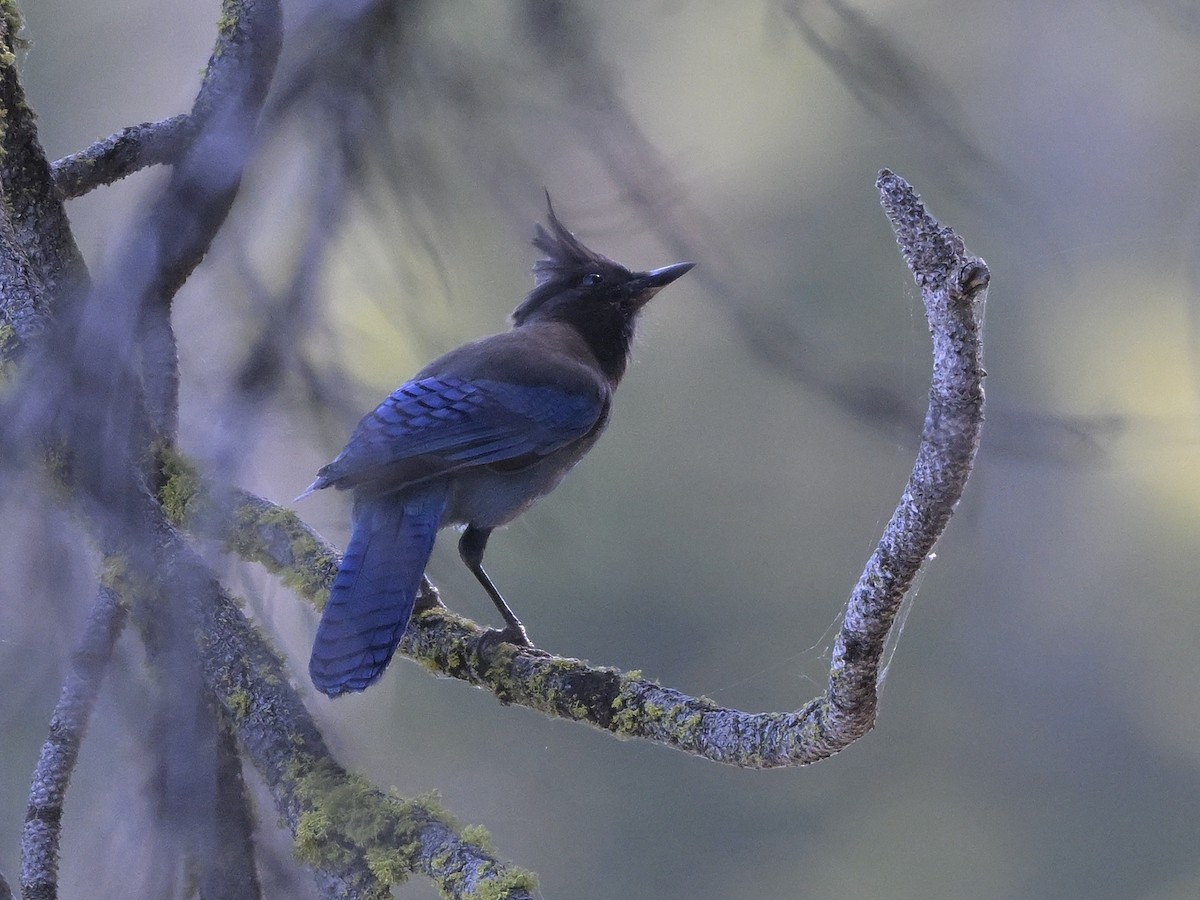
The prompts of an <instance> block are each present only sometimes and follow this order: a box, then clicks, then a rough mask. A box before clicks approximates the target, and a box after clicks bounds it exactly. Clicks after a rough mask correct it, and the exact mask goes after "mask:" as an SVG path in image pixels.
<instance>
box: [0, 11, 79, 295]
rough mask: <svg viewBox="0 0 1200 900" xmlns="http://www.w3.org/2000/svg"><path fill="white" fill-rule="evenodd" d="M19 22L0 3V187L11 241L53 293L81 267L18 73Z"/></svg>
mask: <svg viewBox="0 0 1200 900" xmlns="http://www.w3.org/2000/svg"><path fill="white" fill-rule="evenodd" d="M18 27H20V18H19V16H18V14H17V12H16V7H15V4H13V3H5V4H4V15H2V16H0V113H2V118H0V189H2V190H3V193H4V201H5V206H6V209H5V214H6V218H7V219H8V221H9V222H10V223H11V226H12V229H13V234H14V237H15V240H16V245H17V247H19V248H20V251H21V253H22V254H23V255H24V257H25V259H26V261H27V262H28V265H29V268H30V271H31V272H32V273H33V274H34V275H35V276H36V277H37V279H38V280H39V281H40V282H41V285H42V287H43V289H44V290H45V291H46V292H47V294H48V295H49V298H53V297H54V296H55V295H56V294H57V292H58V291H59V290H60V287H61V286H63V285H66V284H69V283H75V282H77V281H79V280H80V279H82V278H84V277H85V275H86V272H85V270H84V268H83V259H82V257H81V256H80V255H79V248H78V247H76V245H75V238H74V236H73V235H72V233H71V225H70V222H68V220H67V214H66V210H64V209H63V204H62V197H61V196H59V194H58V192H57V191H56V190H55V188H54V182H53V181H52V180H51V178H50V164H49V163H48V162H47V161H46V154H45V152H44V151H43V150H42V145H41V143H40V142H39V141H38V132H37V121H36V119H35V117H34V114H33V110H31V109H30V108H29V105H28V104H27V103H26V101H25V91H24V89H23V88H22V87H21V80H20V78H19V77H18V75H17V66H16V35H15V33H14V29H16V28H18Z"/></svg>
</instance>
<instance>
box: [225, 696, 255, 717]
mask: <svg viewBox="0 0 1200 900" xmlns="http://www.w3.org/2000/svg"><path fill="white" fill-rule="evenodd" d="M225 702H226V704H227V705H228V707H229V711H230V712H231V713H233V718H234V721H236V722H241V721H242V720H243V719H245V718H246V716H248V715H249V714H250V707H251V705H252V698H251V697H250V693H249V692H248V691H246V690H244V689H243V688H235V689H233V690H232V691H230V692H229V695H228V696H227V697H226V698H225Z"/></svg>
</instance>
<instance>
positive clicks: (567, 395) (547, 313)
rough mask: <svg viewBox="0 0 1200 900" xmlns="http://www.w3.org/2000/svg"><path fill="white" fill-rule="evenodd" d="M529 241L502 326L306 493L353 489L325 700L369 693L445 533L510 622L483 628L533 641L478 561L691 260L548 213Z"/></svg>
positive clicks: (593, 425) (387, 412)
mask: <svg viewBox="0 0 1200 900" xmlns="http://www.w3.org/2000/svg"><path fill="white" fill-rule="evenodd" d="M546 208H547V222H546V225H545V226H543V225H541V224H538V225H536V228H535V234H534V238H533V246H534V247H535V248H536V249H538V250H540V251H541V252H542V253H544V254H545V256H544V257H542V258H540V259H538V260H537V262H535V263H534V265H533V275H534V287H533V290H532V291H531V292H530V293H529V294H528V296H526V297H525V299H524V300H523V301H522V302H521V303H520V304H519V305H518V306H517V307H516V309H514V310H513V312H512V315H511V316H510V317H509V318H510V323H511V327H510V329H509V330H508V331H504V332H500V333H498V334H493V335H490V336H488V337H484V338H480V339H478V340H476V341H473V342H471V343H467V344H464V345H463V346H461V347H458V348H457V349H455V350H451V351H450V352H449V353H446V354H444V355H443V356H441V357H439V358H437V359H435V360H434V361H433V362H431V363H429V365H427V366H425V368H423V369H421V371H419V372H417V374H416V375H414V376H413V378H412V379H411V380H410V381H408V382H406V383H405V384H403V385H401V386H400V387H399V388H397V389H396V390H395V391H394V392H392V394H391V395H390V396H388V397H387V399H385V400H384V401H383V402H382V403H380V404H379V406H377V407H376V408H375V409H374V410H373V411H372V412H370V413H368V414H367V415H366V416H364V417H363V419H362V421H360V422H359V423H358V426H357V427H356V428H355V429H354V431H353V433H352V434H351V436H350V439H349V441H348V442H347V443H346V447H345V449H343V450H342V452H341V453H340V454H338V456H337V457H335V458H334V460H333V461H332V462H330V463H329V464H328V465H326V466H324V467H322V468H321V469H320V470H319V471H318V473H317V477H316V480H315V481H313V483H312V484H311V485H310V486H309V487H308V489H307V490H305V491H304V492H303V493H302V494H301V495H300V497H297V498H296V499H297V500H299V499H301V498H303V497H305V496H308V495H309V494H311V493H313V492H314V491H319V490H323V489H325V488H329V487H333V488H336V489H340V490H348V491H351V492H352V494H353V511H352V514H351V526H352V527H351V537H350V542H349V544H348V545H347V547H346V552H345V554H344V555H343V556H342V560H341V564H340V566H339V568H338V571H337V575H336V577H335V578H334V582H333V585H332V587H331V589H330V592H329V599H328V601H327V602H326V604H325V608H324V611H323V612H322V614H321V620H320V623H319V624H318V626H317V631H316V635H315V637H314V640H313V648H312V655H311V658H310V660H309V667H308V671H309V677H310V678H311V680H312V683H313V685H314V686H315V687H316V688H317V689H318V690H320V691H321V692H322V693H324V694H325V695H327V696H329V697H331V698H332V697H337V696H340V695H342V694H346V693H351V692H357V691H362V690H364V689H366V688H367V687H369V686H370V685H371V684H373V683H374V682H376V681H377V680H378V679H379V677H380V676H381V675H382V674H383V671H384V670H385V669H386V668H387V665H388V663H389V662H390V661H391V659H392V656H393V654H394V653H395V651H396V647H397V646H398V645H399V643H400V640H401V638H402V637H403V636H404V632H405V630H406V629H407V627H408V623H409V619H410V618H411V616H412V611H413V606H414V604H415V601H416V596H417V592H418V590H419V588H420V585H421V579H422V577H423V575H424V571H425V566H426V563H427V562H428V561H429V556H430V554H431V553H432V551H433V545H434V539H435V537H436V535H437V532H438V531H439V530H440V529H442V528H445V527H450V526H455V527H461V528H463V532H462V536H461V538H460V539H459V542H458V552H459V556H460V557H461V559H462V561H463V563H464V564H465V565H466V567H467V568H468V569H469V570H470V571H471V573H472V574H473V575H474V576H475V578H476V579H477V580H478V581H479V583H480V585H481V586H482V587H483V589H484V591H486V593H487V594H488V596H489V597H490V598H491V600H492V602H493V603H495V605H496V608H497V610H499V612H500V615H501V616H502V617H503V619H504V622H505V627H504V628H503V629H502V630H496V629H492V630H490V631H489V632H488V634H489V635H490V636H492V637H494V639H496V640H498V641H504V642H508V643H512V644H514V645H517V646H525V647H532V646H533V645H532V643H531V642H530V640H529V636H528V634H527V632H526V630H525V627H524V625H523V624H522V622H521V620H520V619H518V618H517V616H516V615H515V614H514V613H513V611H512V609H511V608H510V607H509V605H508V603H507V602H506V601H505V600H504V597H503V596H502V595H501V593H500V591H499V590H498V589H497V588H496V586H495V584H494V583H493V582H492V580H491V578H490V577H489V576H488V574H487V572H486V571H485V570H484V568H483V554H484V550H485V549H486V548H487V544H488V539H489V537H490V536H491V534H492V532H493V531H494V530H495V529H496V528H499V527H501V526H503V525H507V524H508V523H509V522H511V521H512V520H513V519H515V518H516V517H517V516H519V515H520V514H521V513H523V512H524V511H525V510H527V509H528V508H529V507H531V506H532V505H533V504H534V503H536V502H537V501H538V500H539V499H540V498H541V497H543V496H545V495H546V494H548V493H549V492H550V491H552V490H553V489H554V488H555V487H556V486H557V485H558V484H559V482H560V481H561V480H562V478H563V476H564V475H566V473H567V472H568V471H569V470H570V469H571V468H572V467H574V466H575V464H576V463H578V462H579V460H580V459H581V458H582V457H583V456H584V454H586V453H587V452H588V450H590V449H591V448H592V446H593V445H594V444H595V443H596V441H597V439H598V438H599V437H600V434H601V433H602V432H603V431H604V429H605V427H606V426H607V425H608V421H609V416H610V414H611V410H612V402H613V392H614V391H615V390H616V388H617V385H618V384H619V383H620V382H621V379H622V376H623V375H624V374H625V370H626V367H627V365H628V363H629V358H630V350H631V344H632V341H633V336H634V329H635V325H636V323H637V319H638V314H639V313H640V312H641V311H642V309H643V307H644V306H645V305H646V303H647V302H648V301H649V300H650V299H651V298H652V297H653V296H654V295H655V294H657V293H658V292H659V291H660V290H662V289H663V288H664V287H666V286H667V285H668V284H670V283H672V282H673V281H675V280H676V279H678V278H679V277H680V276H682V275H684V274H685V273H686V272H688V271H689V270H691V269H692V267H693V266H694V265H695V264H694V263H691V262H681V263H676V264H674V265H669V266H664V267H662V268H657V269H651V270H649V271H631V270H630V269H628V268H626V267H625V266H623V265H621V264H620V263H617V262H614V261H613V260H611V259H609V258H608V257H606V256H603V255H602V254H600V253H597V252H595V251H593V250H591V249H589V248H588V247H586V246H585V245H584V244H583V243H582V242H581V241H580V240H579V239H578V238H576V237H575V236H574V235H573V234H572V233H571V232H570V231H568V230H567V228H566V227H564V226H563V224H562V222H560V221H559V219H558V216H557V215H555V212H554V206H553V204H552V203H551V201H550V194H549V192H548V191H547V192H546Z"/></svg>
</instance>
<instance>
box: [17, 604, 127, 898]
mask: <svg viewBox="0 0 1200 900" xmlns="http://www.w3.org/2000/svg"><path fill="white" fill-rule="evenodd" d="M128 617H129V609H128V607H127V606H126V605H125V604H124V603H122V602H121V600H120V598H119V597H118V596H117V595H116V594H115V593H114V592H113V590H112V589H111V587H109V586H108V585H106V584H101V586H100V588H99V590H98V591H97V593H96V600H95V603H94V604H93V605H92V611H91V614H90V615H89V616H88V620H87V624H86V625H85V626H84V632H83V638H82V640H81V641H80V643H79V646H78V648H77V649H76V650H75V653H74V654H73V655H72V657H71V668H70V671H69V672H68V673H67V677H66V680H65V681H64V682H63V687H62V693H61V694H60V696H59V699H58V705H57V706H55V708H54V714H53V715H52V716H51V718H50V733H49V735H48V736H47V737H46V742H45V743H44V744H43V745H42V752H41V753H40V754H39V755H38V762H37V767H36V768H35V770H34V773H33V781H32V783H31V784H30V788H29V805H28V807H27V809H26V812H25V825H24V828H23V830H22V834H21V893H22V896H23V897H24V898H25V900H46V898H52V897H54V896H56V894H57V890H58V846H59V835H60V832H61V825H62V813H63V799H64V798H65V796H66V793H67V786H68V784H69V783H70V780H71V774H72V773H73V772H74V770H75V761H76V759H78V757H79V747H80V745H81V744H82V743H83V737H84V734H85V733H86V731H87V726H88V720H89V719H90V718H91V714H92V709H93V707H94V706H95V704H96V696H97V695H98V693H99V691H100V684H101V682H102V681H103V679H104V670H105V669H106V668H107V667H108V663H109V660H110V659H111V658H112V651H113V645H114V644H115V643H116V641H117V637H118V636H119V635H120V633H121V630H122V629H123V628H124V627H125V622H126V620H127V619H128Z"/></svg>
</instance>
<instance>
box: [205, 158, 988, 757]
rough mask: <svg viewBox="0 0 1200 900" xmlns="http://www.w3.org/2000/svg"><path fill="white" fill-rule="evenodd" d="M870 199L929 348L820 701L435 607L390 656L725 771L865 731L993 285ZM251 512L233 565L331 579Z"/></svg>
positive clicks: (898, 182) (953, 469)
mask: <svg viewBox="0 0 1200 900" xmlns="http://www.w3.org/2000/svg"><path fill="white" fill-rule="evenodd" d="M878 187H879V190H880V197H881V202H882V203H883V206H884V209H885V211H886V213H887V215H888V217H889V219H890V220H891V221H892V225H893V229H894V230H895V232H896V235H897V240H898V242H899V244H900V247H901V250H902V253H903V255H904V258H905V260H906V261H907V263H908V265H909V267H910V268H911V269H912V271H913V274H914V276H915V277H916V280H917V283H918V284H919V285H920V287H921V292H922V298H923V300H924V304H925V311H926V317H927V319H928V323H929V328H930V333H931V335H932V337H933V378H932V382H931V385H930V390H929V407H928V410H927V412H926V416H925V425H924V428H923V430H922V434H921V443H920V448H919V450H918V453H917V459H916V462H915V464H914V466H913V471H912V475H911V476H910V478H909V482H908V484H907V486H906V487H905V490H904V493H903V495H902V497H901V499H900V503H899V505H898V506H897V508H896V512H895V513H894V514H893V516H892V518H891V520H890V521H889V522H888V524H887V527H886V528H885V530H884V533H883V536H882V538H881V539H880V541H879V545H878V546H877V548H876V550H875V552H874V553H873V554H872V556H871V558H870V560H869V561H868V562H867V565H866V568H865V569H864V571H863V574H862V577H861V578H860V579H859V582H858V584H857V585H856V586H855V588H854V591H853V592H852V594H851V596H850V602H849V605H848V608H847V611H846V615H845V619H844V622H843V625H842V629H841V631H840V633H839V635H838V638H837V641H836V643H835V645H834V651H833V659H832V665H831V669H830V675H829V684H828V688H827V690H826V692H825V693H824V694H823V695H821V696H818V697H815V698H813V699H812V700H810V701H809V702H808V703H806V704H805V705H803V706H802V707H800V708H799V709H797V710H794V711H792V712H785V713H747V712H741V711H738V710H733V709H724V708H721V707H719V706H717V705H716V704H715V703H713V702H711V701H709V700H707V699H705V698H696V697H690V696H688V695H686V694H684V693H682V692H680V691H676V690H673V689H671V688H666V687H663V686H661V685H658V684H655V683H654V682H651V681H647V680H645V679H642V678H641V677H640V676H639V675H638V674H636V673H622V672H620V671H618V670H616V669H610V668H597V667H593V666H590V665H588V664H586V663H583V662H580V661H578V660H573V659H562V658H559V657H554V656H551V655H549V654H547V653H544V652H542V651H540V650H536V649H524V648H517V647H514V646H512V645H508V644H500V645H498V646H497V645H496V644H495V642H492V641H485V640H483V638H484V634H485V632H484V631H483V630H482V629H480V628H479V627H478V626H477V625H475V624H474V623H472V622H470V621H468V620H466V619H463V618H460V617H458V616H455V615H454V614H452V613H450V612H448V611H446V610H444V609H441V608H439V607H437V606H433V607H432V608H429V609H426V610H425V611H423V612H422V613H421V614H419V615H417V616H416V617H414V619H413V622H412V624H411V626H410V627H409V630H408V632H407V633H406V634H405V637H404V640H403V641H402V642H401V645H400V652H401V653H404V654H406V655H408V656H410V657H412V658H414V659H416V660H418V661H420V662H422V663H423V664H424V665H426V666H427V667H428V668H430V669H431V670H433V671H435V672H437V673H438V674H443V675H449V676H452V677H455V678H459V679H462V680H464V681H467V682H470V683H471V684H475V685H478V686H481V687H485V688H487V689H489V690H491V691H492V692H493V693H495V694H496V696H497V697H498V698H499V699H500V700H501V701H502V702H504V703H516V704H520V705H522V706H528V707H530V708H532V709H537V710H539V711H541V712H544V713H546V714H548V715H553V716H558V717H561V718H566V719H572V720H574V721H579V722H586V723H589V724H591V725H594V726H596V727H598V728H603V729H605V730H607V731H611V732H613V733H615V734H618V735H622V736H635V737H642V738H646V739H648V740H652V741H655V742H657V743H661V744H665V745H667V746H670V747H674V748H676V749H679V750H683V751H685V752H687V753H691V754H694V755H697V756H701V757H704V758H707V759H711V760H714V761H716V762H722V763H727V764H730V765H735V766H743V767H751V768H770V767H776V766H795V765H806V764H808V763H812V762H815V761H817V760H819V759H823V758H825V757H827V756H830V755H831V754H833V753H836V752H837V751H839V750H841V749H843V748H845V747H846V746H848V745H849V744H850V743H852V742H853V741H854V740H857V739H858V738H859V737H861V736H862V735H864V734H866V732H867V731H868V730H869V729H870V728H871V726H872V724H873V723H874V721H875V712H876V703H877V695H876V681H877V680H878V677H879V668H880V660H881V658H882V654H883V648H884V643H885V641H886V639H887V635H888V633H889V631H890V629H891V626H892V623H893V622H894V620H895V617H896V613H897V611H898V610H899V608H900V604H901V602H902V601H903V598H904V596H905V594H906V593H907V591H908V589H909V588H910V587H911V586H912V583H913V581H914V580H915V578H916V576H917V574H918V573H919V572H920V569H921V566H922V565H923V564H924V562H925V560H926V558H927V557H928V555H929V553H930V551H931V550H932V549H933V546H934V544H935V543H936V541H937V539H938V538H939V537H940V535H941V533H942V531H943V530H944V529H945V526H946V524H947V522H948V521H949V520H950V516H951V515H952V513H953V511H954V508H955V506H956V504H957V503H958V501H959V498H960V497H961V496H962V492H963V489H964V488H965V486H966V481H967V477H968V475H969V474H970V471H971V466H972V464H973V462H974V458H975V454H976V451H977V450H978V447H979V437H980V431H981V428H982V425H983V377H984V371H983V367H982V352H983V347H982V336H981V311H982V308H983V307H982V302H981V301H982V297H983V293H984V291H985V290H986V288H987V285H988V281H989V278H990V275H989V272H988V269H987V266H986V264H985V263H984V262H983V261H982V260H981V259H979V258H978V257H975V256H972V255H971V254H970V253H968V252H967V251H966V249H965V247H964V245H963V243H962V241H961V239H960V238H958V236H957V235H955V234H954V232H953V231H951V230H950V229H949V228H946V227H943V226H941V225H940V224H939V223H938V222H937V221H936V220H935V219H933V217H932V216H930V215H929V214H928V213H927V212H926V210H925V208H924V206H923V205H922V204H921V202H920V200H919V198H918V197H917V195H916V194H915V192H913V190H912V188H911V187H909V185H908V184H907V183H906V182H904V180H903V179H901V178H899V177H898V176H896V175H893V174H892V173H890V172H888V171H886V170H885V171H884V172H882V173H881V174H880V177H879V181H878ZM193 487H195V486H193ZM234 508H237V507H234ZM252 508H253V509H254V510H255V512H254V514H253V517H252V518H253V521H254V522H255V523H256V528H255V529H254V530H252V531H251V532H249V533H248V534H247V533H245V532H243V534H245V535H246V536H247V537H249V538H251V540H250V541H248V542H246V543H238V544H235V545H232V546H233V549H235V550H236V551H237V552H238V553H239V554H240V555H241V556H242V557H243V558H245V559H255V560H258V561H264V560H269V563H268V564H269V565H270V566H273V567H278V569H279V570H281V571H283V572H286V573H288V576H289V577H291V578H292V579H293V580H295V579H297V578H303V579H307V578H311V577H312V575H314V574H318V575H320V576H321V577H322V578H323V579H331V578H332V569H326V568H325V567H328V566H330V565H331V562H332V558H331V557H330V555H329V550H328V548H326V547H322V549H321V550H320V552H318V553H316V554H314V555H313V556H311V557H309V558H308V559H307V560H304V559H299V558H296V557H295V556H293V555H292V554H293V553H295V551H296V550H297V549H299V550H300V552H301V554H302V555H303V554H304V553H307V552H308V550H306V549H304V547H303V546H300V547H298V545H297V542H296V539H295V538H294V537H293V536H292V535H293V534H294V533H295V532H294V529H295V528H296V527H297V526H296V521H297V520H293V519H292V517H291V514H290V513H288V512H286V511H283V510H279V511H277V512H275V511H272V508H271V507H270V505H269V504H266V503H265V501H257V502H256V503H255V504H254V506H253V507H252ZM239 515H241V514H240V513H239ZM225 520H226V522H227V523H228V524H227V526H226V527H229V528H232V527H233V526H234V523H235V520H234V519H231V518H230V517H229V516H228V515H227V516H226V517H225ZM277 529H278V530H277ZM318 546H321V545H320V544H318ZM284 548H286V551H285V549H284ZM314 563H316V564H317V565H318V566H320V567H321V568H320V569H318V568H314ZM322 570H324V571H322ZM325 573H327V574H325ZM329 583H330V581H329V580H323V581H322V582H321V584H320V587H316V586H314V585H311V584H310V585H309V587H308V589H307V592H306V594H307V596H308V597H309V599H314V600H316V601H318V603H320V602H323V599H324V593H323V590H321V588H324V587H327V586H328V584H329ZM314 588H316V589H314Z"/></svg>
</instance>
